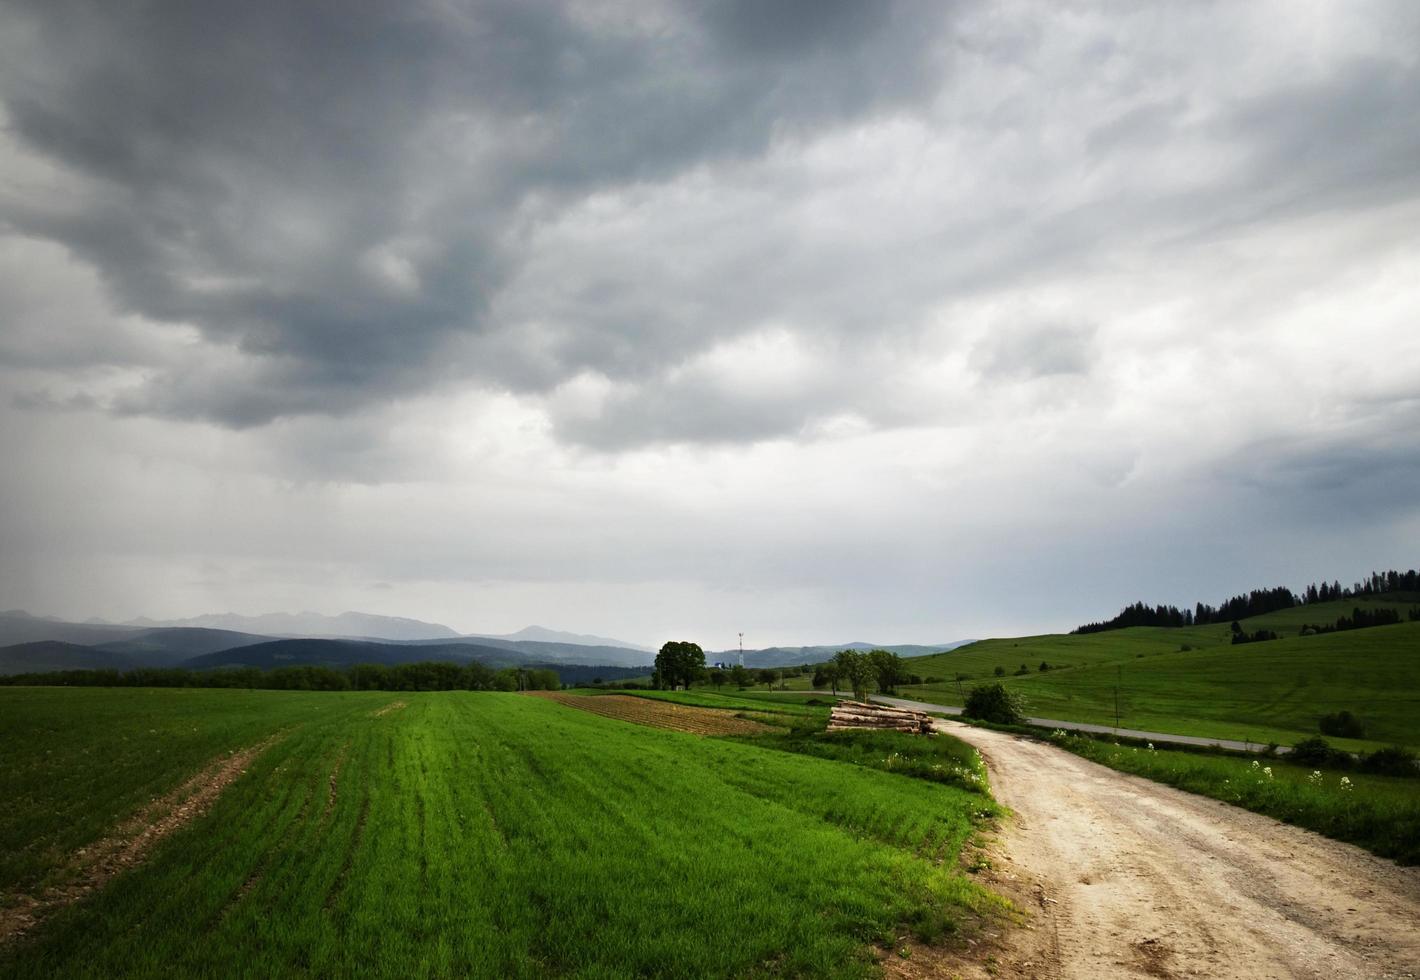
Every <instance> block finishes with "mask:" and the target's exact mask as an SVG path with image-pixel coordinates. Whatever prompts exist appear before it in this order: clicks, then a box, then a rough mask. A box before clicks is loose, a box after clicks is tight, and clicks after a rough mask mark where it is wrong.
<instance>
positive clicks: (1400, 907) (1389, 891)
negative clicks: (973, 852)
mask: <svg viewBox="0 0 1420 980" xmlns="http://www.w3.org/2000/svg"><path fill="white" fill-rule="evenodd" d="M937 724H938V726H939V728H940V729H941V730H942V731H946V732H950V733H951V734H953V735H955V736H957V737H959V738H961V739H964V740H965V741H968V742H970V743H972V744H973V745H975V746H976V747H977V748H978V749H979V750H980V751H981V754H982V756H983V757H984V758H985V760H986V764H987V766H988V768H989V769H990V771H991V788H992V792H993V793H994V794H995V795H996V797H997V799H999V800H1000V801H1001V802H1002V803H1004V804H1006V805H1007V806H1009V807H1011V809H1012V810H1014V811H1015V813H1016V817H1015V818H1014V819H1012V820H1010V821H1008V823H1007V824H1006V826H1005V828H1004V831H1003V834H1002V839H1001V840H1000V841H999V842H998V843H997V845H995V846H993V848H992V854H991V860H992V863H993V865H994V867H993V869H992V871H991V872H990V874H991V876H992V877H993V878H994V880H995V881H996V883H998V884H1000V885H1002V886H1004V887H1005V889H1006V890H1007V891H1008V892H1011V893H1013V894H1014V896H1015V897H1016V899H1017V901H1018V902H1019V903H1020V904H1022V905H1026V906H1028V907H1029V908H1030V910H1031V922H1030V924H1029V926H1028V927H1027V928H1023V929H1018V930H1015V931H1014V932H1013V933H1012V934H1011V935H1009V936H1007V937H1005V939H1004V940H1003V943H1002V946H1003V948H1001V949H997V950H994V951H992V955H993V956H994V957H995V961H994V962H992V963H990V964H987V965H989V966H990V970H989V971H988V970H986V969H985V968H984V967H985V965H983V975H985V974H986V973H988V972H989V973H990V975H992V976H997V977H1001V976H1004V977H1049V978H1057V980H1075V978H1088V980H1104V978H1109V977H1186V976H1199V977H1229V978H1238V980H1254V978H1264V977H1266V978H1292V977H1306V978H1312V977H1315V978H1333V977H1366V978H1389V977H1412V976H1413V977H1420V868H1400V867H1397V866H1396V865H1395V864H1393V863H1392V862H1390V861H1386V860H1383V859H1381V858H1377V857H1373V856H1372V855H1370V854H1368V853H1367V852H1365V851H1362V850H1360V849H1359V848H1356V847H1352V846H1351V845H1349V844H1341V843H1338V842H1336V841H1332V840H1328V839H1326V838H1324V837H1321V836H1319V835H1317V834H1314V833H1311V832H1310V831H1306V830H1301V829H1298V828H1296V827H1289V826H1287V825H1285V824H1281V823H1278V822H1276V821H1275V820H1272V819H1270V818H1268V817H1263V816H1259V815H1257V814H1254V813H1250V812H1248V811H1246V810H1242V809H1239V808H1237V807H1233V806H1229V805H1227V804H1224V803H1219V802H1217V801H1215V800H1210V799H1207V798H1205V797H1201V796H1195V795H1193V794H1190V793H1185V792H1182V791H1180V790H1176V789H1173V788H1171V787H1168V786H1163V785H1161V784H1158V783H1154V782H1150V781H1148V780H1145V779H1141V778H1139V777H1135V776H1129V775H1125V774H1123V773H1118V772H1115V771H1113V770H1111V769H1106V768H1105V767H1103V766H1100V765H1097V764H1095V763H1093V762H1089V761H1087V760H1085V759H1081V758H1079V757H1078V756H1075V755H1071V754H1070V753H1068V752H1065V751H1063V750H1061V749H1057V748H1055V747H1053V746H1050V745H1045V744H1041V743H1038V742H1032V741H1028V740H1025V739H1021V738H1017V737H1015V736H1012V735H1005V734H1001V733H998V732H991V731H985V730H982V729H979V728H972V727H969V726H966V725H961V724H958V723H955V722H950V721H942V722H938V723H937Z"/></svg>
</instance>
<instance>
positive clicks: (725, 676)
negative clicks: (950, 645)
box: [651, 640, 921, 697]
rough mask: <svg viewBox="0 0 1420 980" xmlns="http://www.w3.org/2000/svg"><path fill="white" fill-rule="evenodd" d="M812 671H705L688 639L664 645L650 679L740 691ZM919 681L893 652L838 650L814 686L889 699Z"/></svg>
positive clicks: (655, 683) (817, 672) (818, 671)
mask: <svg viewBox="0 0 1420 980" xmlns="http://www.w3.org/2000/svg"><path fill="white" fill-rule="evenodd" d="M808 670H809V667H808V665H807V664H805V665H804V666H802V667H787V668H784V669H782V670H775V669H773V668H761V669H759V670H751V669H750V668H747V667H742V666H740V665H739V664H736V665H734V666H733V667H730V668H728V669H726V668H723V667H712V668H709V669H707V668H706V666H705V651H704V650H702V649H701V648H700V645H699V644H698V643H691V642H689V641H686V640H672V641H669V642H667V643H665V644H664V645H662V647H661V649H660V652H659V653H657V654H656V665H655V670H654V671H653V672H652V674H651V686H652V687H654V688H657V689H661V688H668V689H670V690H674V689H675V688H677V687H684V688H686V689H687V690H689V688H690V687H691V685H692V684H696V683H701V682H707V681H708V682H709V683H711V684H713V685H715V687H717V688H719V687H721V686H723V685H724V684H726V683H730V684H734V685H735V686H736V687H738V688H739V689H740V690H744V689H746V688H749V687H753V686H754V685H755V684H767V685H773V684H774V683H775V682H776V681H779V680H781V679H782V678H784V677H789V676H802V675H803V674H805V673H807V672H808ZM920 682H921V678H920V677H918V676H917V675H915V674H910V673H908V671H907V668H906V667H905V666H904V665H903V661H902V658H901V657H900V656H898V655H897V654H895V653H893V652H892V651H891V650H867V651H861V650H840V651H838V653H836V654H835V655H834V657H833V659H832V660H830V661H828V662H827V663H822V664H819V665H818V666H817V667H816V668H815V669H814V675H813V685H814V687H829V688H832V689H833V693H835V694H837V693H838V687H839V685H840V684H841V685H842V686H843V687H844V688H846V689H848V690H851V691H853V693H854V694H855V695H857V696H859V697H863V696H865V695H866V694H867V693H868V688H869V685H874V686H876V688H877V690H879V691H881V692H883V693H885V694H891V693H892V692H893V691H895V690H896V689H897V685H899V684H908V683H920Z"/></svg>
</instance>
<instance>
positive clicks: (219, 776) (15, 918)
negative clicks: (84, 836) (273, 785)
mask: <svg viewBox="0 0 1420 980" xmlns="http://www.w3.org/2000/svg"><path fill="white" fill-rule="evenodd" d="M284 737H285V733H284V732H278V733H276V734H274V735H271V736H269V737H267V738H265V739H263V740H262V741H260V742H257V743H256V744H255V745H250V746H248V747H247V748H244V749H239V750H236V751H233V752H230V753H228V754H227V755H223V756H219V757H218V758H216V759H214V760H213V761H212V762H210V763H209V764H208V765H207V766H206V767H204V768H203V769H202V770H201V771H200V772H198V773H197V774H195V775H193V776H192V777H190V778H189V779H187V780H186V781H185V782H183V783H182V784H181V785H180V786H178V787H177V788H176V789H174V790H172V791H171V792H169V793H166V794H165V795H163V796H161V797H158V798H157V799H154V800H152V801H151V802H149V803H148V804H147V805H146V806H144V807H143V808H142V809H140V810H139V811H138V812H137V813H135V814H134V815H133V816H131V817H129V818H128V819H126V820H124V821H123V822H122V823H120V824H119V825H118V826H117V827H115V828H114V829H113V830H112V832H110V833H109V834H108V836H106V837H103V838H101V839H100V840H97V841H94V842H93V843H91V844H88V845H86V846H85V847H81V848H80V849H79V850H77V851H75V852H74V853H73V854H72V855H70V856H69V858H68V859H67V860H66V861H65V862H64V863H63V865H61V871H60V872H59V880H58V881H57V882H55V883H53V884H50V885H47V886H45V887H42V888H38V889H35V890H32V891H20V890H17V891H14V892H11V893H8V894H4V895H0V945H2V944H5V943H10V942H14V941H15V940H17V939H19V938H20V937H22V936H24V935H25V934H26V933H28V932H29V931H30V930H31V929H33V928H34V927H35V926H36V925H38V924H39V923H40V922H42V921H43V920H44V919H45V918H47V917H48V916H49V915H51V914H53V913H54V912H55V911H57V910H59V909H61V908H64V907H65V906H68V905H72V904H73V903H75V902H78V901H80V900H82V899H84V898H85V897H87V896H88V895H90V894H92V893H93V892H95V891H98V890H99V889H100V888H102V887H103V886H104V885H106V884H108V883H109V882H110V881H111V880H112V879H113V878H115V877H117V876H118V875H119V874H121V873H123V872H124V871H127V870H128V869H130V868H133V867H136V866H138V865H139V864H141V863H143V861H144V860H145V859H146V858H147V856H148V854H149V853H150V852H151V851H152V849H153V848H154V847H155V846H157V845H158V843H159V842H161V841H162V840H164V839H165V838H167V837H170V836H172V835H173V834H174V833H176V832H177V831H179V830H181V829H183V828H184V827H186V826H187V825H188V824H190V823H192V822H193V821H194V820H197V819H198V818H199V817H201V816H203V815H204V814H205V813H207V812H208V811H209V810H210V809H212V806H213V804H215V803H216V802H217V799H218V798H219V797H220V796H221V795H222V793H223V792H224V791H225V790H226V789H227V787H228V786H230V785H231V784H232V783H234V782H236V781H237V779H239V778H240V777H241V776H242V774H243V773H245V772H246V771H247V767H248V766H250V765H251V764H252V762H254V761H255V760H256V758H257V757H258V756H260V755H261V754H262V753H263V752H265V751H266V750H267V749H269V748H271V747H272V746H273V745H275V744H276V743H277V742H279V741H280V740H281V739H282V738H284Z"/></svg>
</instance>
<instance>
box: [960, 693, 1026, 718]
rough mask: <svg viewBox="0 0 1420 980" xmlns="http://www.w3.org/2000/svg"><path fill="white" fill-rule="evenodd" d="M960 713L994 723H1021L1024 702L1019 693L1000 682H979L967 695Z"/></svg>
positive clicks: (1024, 711) (1023, 715) (1024, 710)
mask: <svg viewBox="0 0 1420 980" xmlns="http://www.w3.org/2000/svg"><path fill="white" fill-rule="evenodd" d="M961 713H962V714H963V715H964V716H966V717H967V718H976V719H979V720H981V721H989V722H991V723H992V724H995V725H1023V724H1025V720H1026V704H1025V700H1024V699H1023V698H1022V697H1021V696H1020V695H1019V694H1015V693H1013V692H1011V691H1008V690H1006V688H1005V686H1004V685H1002V684H980V685H978V686H976V687H973V688H972V689H971V693H970V694H968V695H967V697H966V707H964V708H962V712H961Z"/></svg>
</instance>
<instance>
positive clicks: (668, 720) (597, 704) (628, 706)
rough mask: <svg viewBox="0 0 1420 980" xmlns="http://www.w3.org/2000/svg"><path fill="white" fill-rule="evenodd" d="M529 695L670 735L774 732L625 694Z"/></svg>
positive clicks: (704, 710) (727, 716)
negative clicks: (685, 733) (662, 731)
mask: <svg viewBox="0 0 1420 980" xmlns="http://www.w3.org/2000/svg"><path fill="white" fill-rule="evenodd" d="M530 693H532V694H533V695H534V696H536V697H540V698H546V699H547V700H549V701H556V702H557V703H558V704H565V705H566V706H567V707H569V708H580V709H581V710H583V711H590V712H592V713H593V714H597V715H602V716H603V717H605V718H617V719H619V720H621V721H630V722H634V723H635V724H637V725H649V726H651V727H652V728H666V729H669V730H671V731H673V732H689V733H690V734H692V735H760V734H763V733H764V732H770V731H773V730H774V729H773V728H771V727H770V726H769V725H762V724H760V723H759V722H757V721H750V720H749V719H747V718H737V717H735V716H734V715H732V714H730V713H729V712H728V711H717V710H715V709H714V708H693V707H690V706H689V705H684V704H670V703H668V702H666V701H652V700H650V699H648V698H637V697H630V696H628V695H625V694H602V695H578V694H561V693H559V692H557V691H532V692H530Z"/></svg>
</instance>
